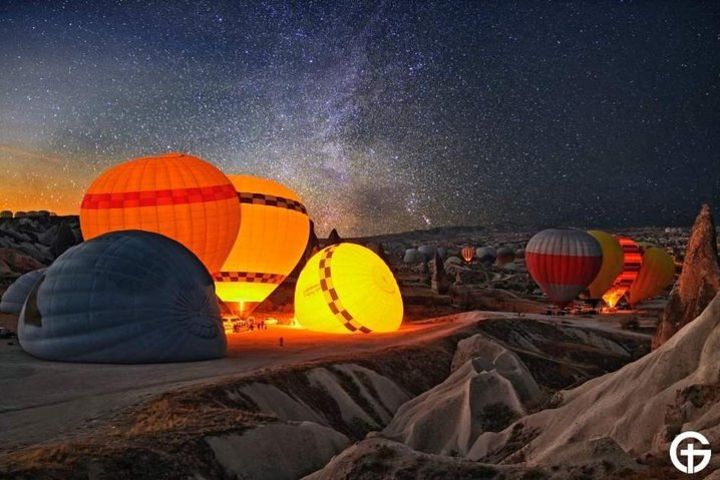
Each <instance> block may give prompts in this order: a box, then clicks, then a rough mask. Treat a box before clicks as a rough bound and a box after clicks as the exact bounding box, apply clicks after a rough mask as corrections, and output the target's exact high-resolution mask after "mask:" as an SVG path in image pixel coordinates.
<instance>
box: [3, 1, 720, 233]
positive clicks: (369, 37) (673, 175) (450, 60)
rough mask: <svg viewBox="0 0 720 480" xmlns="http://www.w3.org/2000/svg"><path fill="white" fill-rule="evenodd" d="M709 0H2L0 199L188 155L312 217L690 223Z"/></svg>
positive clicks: (50, 193) (700, 191)
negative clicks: (159, 157) (261, 185)
mask: <svg viewBox="0 0 720 480" xmlns="http://www.w3.org/2000/svg"><path fill="white" fill-rule="evenodd" d="M719 87H720V3H718V2H707V3H705V2H699V1H698V2H679V1H659V0H658V1H646V2H618V1H613V2H610V1H600V0H597V1H578V2H555V1H554V2H534V1H529V0H528V1H521V2H513V1H505V0H503V1H497V2H493V1H469V2H465V1H460V0H456V1H446V2H440V1H417V2H414V1H409V0H408V1H402V2H389V1H388V2H384V1H365V2H362V1H359V0H349V1H347V0H337V1H326V2H319V1H311V0H307V1H293V2H280V1H277V2H273V1H264V2H240V1H237V2H236V1H231V2H220V1H208V2H205V1H181V0H177V1H170V0H168V1H144V2H136V1H115V2H105V1H82V0H74V1H47V2H41V1H28V0H17V1H14V0H4V1H2V2H0V209H2V208H7V209H12V210H17V209H51V210H55V211H57V212H58V213H77V212H78V210H79V203H80V200H81V198H82V195H83V193H84V191H85V189H86V188H87V186H88V185H89V184H90V182H91V181H92V179H93V178H94V176H96V175H97V174H99V173H100V172H102V171H103V170H104V169H106V168H108V167H109V166H111V165H113V164H115V163H118V162H121V161H123V160H127V159H129V158H133V157H137V156H145V155H148V154H153V153H162V152H166V151H183V152H190V153H192V154H195V155H199V156H201V157H202V158H204V159H206V160H208V161H210V162H212V163H214V164H215V165H217V166H218V167H219V168H221V169H223V170H224V171H225V172H226V173H250V174H255V175H261V176H267V177H270V178H274V179H277V180H279V181H281V182H283V183H285V184H287V185H288V186H290V187H291V188H293V189H295V190H296V191H297V192H298V193H299V194H300V196H301V197H302V198H303V199H304V201H305V203H306V204H307V207H308V210H309V212H310V213H311V215H312V216H313V218H314V219H315V221H316V224H317V227H318V231H319V233H320V234H324V233H325V234H326V233H327V232H328V231H329V230H330V229H331V228H332V227H337V228H338V230H339V231H340V233H341V235H362V234H373V233H385V232H397V231H402V230H409V229H421V228H429V227H436V226H444V225H476V224H480V225H487V224H493V223H499V222H516V223H518V224H523V225H539V224H542V225H549V224H566V225H578V226H598V227H622V226H638V225H683V224H688V223H690V222H691V221H692V219H693V218H694V215H695V213H696V211H697V208H698V205H699V203H700V202H701V201H710V202H713V201H717V199H718V198H719V195H720V90H719Z"/></svg>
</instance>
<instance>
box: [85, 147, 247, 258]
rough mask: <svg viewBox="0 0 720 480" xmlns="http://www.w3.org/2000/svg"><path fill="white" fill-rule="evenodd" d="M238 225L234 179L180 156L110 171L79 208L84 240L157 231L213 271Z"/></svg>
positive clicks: (146, 160)
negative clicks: (128, 232) (127, 233)
mask: <svg viewBox="0 0 720 480" xmlns="http://www.w3.org/2000/svg"><path fill="white" fill-rule="evenodd" d="M239 225H240V205H239V204H238V201H237V197H236V195H235V189H234V188H233V186H232V184H231V183H230V180H228V178H227V177H226V176H225V175H224V174H223V173H222V172H221V171H220V170H218V169H217V168H215V167H214V166H212V165H210V164H209V163H207V162H205V161H203V160H201V159H199V158H197V157H193V156H191V155H184V154H180V153H168V154H165V155H160V156H156V157H146V158H138V159H135V160H130V161H128V162H125V163H121V164H119V165H117V166H115V167H112V168H110V169H109V170H106V171H105V172H103V173H102V174H101V175H100V176H99V177H98V178H97V179H95V181H94V182H93V183H92V184H91V185H90V188H88V190H87V192H86V194H85V197H84V198H83V201H82V205H81V207H80V227H81V229H82V233H83V237H84V238H85V240H90V239H92V238H95V237H97V236H99V235H102V234H104V233H107V232H113V231H121V230H144V231H148V232H155V233H159V234H162V235H165V236H166V237H169V238H172V239H174V240H176V241H178V242H180V243H181V244H183V245H184V246H185V247H186V248H188V249H189V250H190V251H191V252H193V253H194V254H195V255H196V256H197V257H198V258H199V259H200V261H201V262H202V263H203V264H204V265H205V267H206V268H207V270H208V271H209V272H215V271H217V270H219V269H220V267H221V266H222V264H223V262H224V261H225V258H226V257H227V255H228V253H230V249H231V248H232V245H233V242H234V241H235V237H236V236H237V232H238V227H239Z"/></svg>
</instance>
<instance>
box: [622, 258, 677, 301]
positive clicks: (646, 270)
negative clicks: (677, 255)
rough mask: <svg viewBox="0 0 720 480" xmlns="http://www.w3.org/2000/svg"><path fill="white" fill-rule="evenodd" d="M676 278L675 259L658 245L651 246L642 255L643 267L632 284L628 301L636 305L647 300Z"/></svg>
mask: <svg viewBox="0 0 720 480" xmlns="http://www.w3.org/2000/svg"><path fill="white" fill-rule="evenodd" d="M674 278H675V260H674V259H673V257H672V256H671V255H670V254H669V253H668V252H666V251H665V250H663V249H662V248H658V247H650V248H647V249H646V250H645V252H644V253H643V256H642V267H640V273H639V274H638V276H637V278H636V279H635V281H634V282H633V283H632V285H631V286H630V291H629V292H628V301H629V302H630V305H632V306H635V305H637V304H638V303H642V302H644V301H645V300H647V299H649V298H652V297H654V296H656V295H659V294H660V292H662V291H663V289H665V287H667V286H668V285H670V284H671V283H672V281H673V279H674Z"/></svg>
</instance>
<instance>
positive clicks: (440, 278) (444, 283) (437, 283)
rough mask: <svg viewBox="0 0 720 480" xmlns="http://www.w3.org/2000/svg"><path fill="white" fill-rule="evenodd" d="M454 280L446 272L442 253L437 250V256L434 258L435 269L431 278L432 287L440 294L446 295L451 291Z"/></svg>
mask: <svg viewBox="0 0 720 480" xmlns="http://www.w3.org/2000/svg"><path fill="white" fill-rule="evenodd" d="M452 283H453V280H452V279H451V278H450V277H449V276H448V274H447V272H445V264H444V263H443V260H442V258H441V257H440V254H439V253H437V252H435V258H434V259H433V270H432V276H431V278H430V288H432V290H433V291H434V292H435V293H437V294H440V295H445V294H446V293H448V292H449V291H450V286H451V285H452Z"/></svg>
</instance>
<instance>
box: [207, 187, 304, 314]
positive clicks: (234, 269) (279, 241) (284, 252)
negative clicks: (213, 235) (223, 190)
mask: <svg viewBox="0 0 720 480" xmlns="http://www.w3.org/2000/svg"><path fill="white" fill-rule="evenodd" d="M229 178H230V181H232V184H233V186H234V188H235V190H236V191H237V197H238V199H239V200H240V206H241V217H242V223H241V225H240V229H239V231H238V233H237V238H236V239H235V243H234V245H233V247H232V251H231V252H230V254H229V255H228V257H227V260H226V261H225V263H224V264H223V266H222V269H221V270H220V271H219V272H217V273H216V274H215V291H216V293H217V295H218V297H220V299H221V300H223V302H225V303H226V304H227V305H228V306H229V307H230V308H231V309H232V310H233V311H234V312H235V313H237V314H239V315H240V316H242V317H247V316H248V315H250V313H252V311H253V309H254V308H255V307H257V305H258V304H260V302H262V301H263V300H265V299H266V298H267V297H268V295H270V294H271V293H272V291H273V290H275V289H276V288H277V286H278V285H280V283H282V281H283V280H285V277H287V276H288V274H290V272H292V270H293V268H295V266H296V265H297V263H298V261H299V260H300V257H301V256H302V255H303V253H304V252H305V247H306V245H307V242H308V239H309V237H310V219H309V217H308V214H307V211H306V210H305V206H304V205H303V204H302V202H301V201H300V198H299V197H298V196H297V194H296V193H295V192H293V191H292V190H290V189H289V188H287V187H286V186H284V185H281V184H280V183H278V182H276V181H274V180H269V179H266V178H260V177H253V176H250V175H229Z"/></svg>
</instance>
